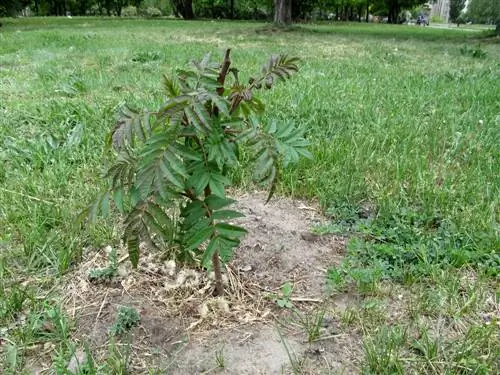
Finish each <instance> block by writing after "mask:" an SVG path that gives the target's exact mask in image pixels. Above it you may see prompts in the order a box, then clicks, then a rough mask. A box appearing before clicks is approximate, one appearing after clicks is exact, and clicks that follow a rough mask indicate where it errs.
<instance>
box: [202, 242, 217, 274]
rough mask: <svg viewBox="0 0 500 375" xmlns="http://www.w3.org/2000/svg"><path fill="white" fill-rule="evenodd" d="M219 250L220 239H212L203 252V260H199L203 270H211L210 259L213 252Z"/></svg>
mask: <svg viewBox="0 0 500 375" xmlns="http://www.w3.org/2000/svg"><path fill="white" fill-rule="evenodd" d="M219 248H220V238H219V237H214V238H212V240H211V241H210V243H209V244H208V245H207V248H206V249H205V251H204V252H203V258H202V260H201V265H202V267H204V268H207V269H211V268H212V257H213V255H214V253H215V252H218V251H219Z"/></svg>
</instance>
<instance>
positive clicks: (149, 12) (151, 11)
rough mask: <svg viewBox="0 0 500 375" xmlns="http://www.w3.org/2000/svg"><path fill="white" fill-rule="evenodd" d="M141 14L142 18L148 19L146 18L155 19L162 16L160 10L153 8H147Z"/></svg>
mask: <svg viewBox="0 0 500 375" xmlns="http://www.w3.org/2000/svg"><path fill="white" fill-rule="evenodd" d="M143 12H144V13H143V14H144V17H148V18H156V17H161V16H162V14H161V10H159V9H158V8H154V7H148V8H146V9H145V10H144V11H143Z"/></svg>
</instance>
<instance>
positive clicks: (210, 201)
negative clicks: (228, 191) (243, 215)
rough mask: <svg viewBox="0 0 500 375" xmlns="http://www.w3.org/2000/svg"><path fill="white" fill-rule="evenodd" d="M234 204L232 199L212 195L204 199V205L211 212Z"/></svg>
mask: <svg viewBox="0 0 500 375" xmlns="http://www.w3.org/2000/svg"><path fill="white" fill-rule="evenodd" d="M234 202H236V201H235V200H234V199H231V198H223V197H220V196H217V195H214V194H212V195H209V196H208V197H206V198H205V203H206V204H207V206H208V208H210V209H211V210H219V209H221V208H223V207H226V206H229V205H231V204H233V203H234Z"/></svg>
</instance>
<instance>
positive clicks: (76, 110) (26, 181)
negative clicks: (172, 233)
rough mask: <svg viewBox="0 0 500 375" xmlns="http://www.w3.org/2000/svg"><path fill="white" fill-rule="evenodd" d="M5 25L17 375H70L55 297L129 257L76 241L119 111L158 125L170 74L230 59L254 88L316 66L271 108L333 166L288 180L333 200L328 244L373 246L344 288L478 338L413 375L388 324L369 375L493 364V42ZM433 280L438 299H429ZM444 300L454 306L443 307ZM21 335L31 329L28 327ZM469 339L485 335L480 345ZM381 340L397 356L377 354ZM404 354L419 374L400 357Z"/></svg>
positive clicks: (2, 279) (387, 30)
mask: <svg viewBox="0 0 500 375" xmlns="http://www.w3.org/2000/svg"><path fill="white" fill-rule="evenodd" d="M2 23H3V27H2V29H1V31H0V228H1V230H0V327H3V326H5V327H9V329H8V331H6V332H7V333H5V332H3V331H2V332H0V333H1V334H2V335H6V336H5V337H6V338H7V340H6V341H7V342H8V343H9V348H8V350H6V351H4V354H5V353H7V354H6V356H4V357H5V358H8V361H7V362H5V363H6V364H8V366H7V365H6V366H4V367H5V368H12V371H13V373H14V372H15V371H16V370H19V369H21V368H22V367H23V358H24V356H25V354H26V351H27V349H26V348H27V347H29V346H30V345H33V344H34V343H39V342H45V341H50V342H52V343H55V344H54V345H58V348H57V353H59V354H58V355H60V356H62V358H66V359H68V356H71V353H72V350H73V351H74V349H71V348H72V347H71V342H70V340H69V339H68V337H69V334H68V329H70V328H69V325H70V323H68V321H67V318H66V317H59V315H58V314H62V312H61V310H60V308H59V307H58V302H57V301H52V300H45V301H44V300H43V296H47V295H50V291H51V288H53V287H54V285H55V284H56V283H57V279H58V277H59V276H60V275H61V274H63V273H65V272H67V271H68V270H69V269H71V267H72V266H75V265H76V264H77V263H78V261H79V259H80V258H81V257H82V255H83V253H84V252H88V251H90V250H91V249H95V248H97V247H100V246H103V245H107V244H110V243H111V244H112V243H115V242H116V241H117V240H118V239H117V234H116V231H115V230H114V225H113V223H112V222H103V223H101V225H99V226H97V227H95V228H89V229H86V230H81V229H78V228H75V226H74V224H73V223H74V221H75V220H74V219H75V217H76V215H77V214H78V213H79V212H80V211H81V210H82V209H83V208H84V206H85V205H86V204H87V203H88V202H89V201H90V200H91V199H92V198H93V197H94V196H95V194H96V193H97V192H98V191H99V188H100V186H101V184H102V182H101V181H100V179H99V173H100V171H101V169H102V156H103V147H104V143H105V136H106V134H107V132H108V131H109V129H110V128H111V127H112V126H113V121H114V112H115V110H116V109H117V108H118V106H119V105H120V104H121V103H123V102H127V103H130V104H132V105H135V106H138V107H148V108H154V107H155V106H156V105H157V104H158V103H159V102H160V101H161V74H162V73H167V74H168V73H170V72H172V71H173V70H174V69H175V68H179V67H182V66H184V65H185V64H186V62H187V61H189V60H190V59H191V58H200V57H201V56H202V55H203V54H204V53H205V52H212V53H213V54H215V55H216V56H220V55H221V54H222V51H223V50H224V49H225V48H227V47H231V48H233V59H234V60H235V63H236V65H238V66H241V68H242V70H243V71H252V70H257V69H259V65H258V64H259V63H260V62H261V61H263V60H264V59H265V58H266V57H267V56H268V55H270V54H271V53H277V52H286V53H288V54H292V55H299V56H300V57H301V58H302V62H301V70H300V73H299V74H298V75H297V76H296V77H294V79H292V80H291V81H290V82H288V83H286V84H283V85H280V86H279V87H278V88H277V89H276V90H273V91H272V92H269V93H266V94H264V99H265V101H266V103H267V108H268V116H269V117H270V118H272V117H278V118H281V119H291V120H293V121H295V122H297V123H298V124H301V125H302V126H305V127H307V129H308V130H307V132H308V138H309V139H310V140H311V142H312V144H313V146H312V151H313V153H314V156H315V159H314V160H312V161H307V160H306V161H302V162H301V163H300V164H299V165H298V166H297V167H295V168H293V169H289V170H287V171H286V173H285V175H284V176H283V181H282V183H281V184H280V186H279V192H280V193H281V194H285V195H291V196H300V197H308V198H318V199H319V201H320V203H321V204H322V206H323V207H324V208H325V210H326V212H327V213H328V214H330V215H331V217H332V224H331V225H329V226H327V227H325V228H319V229H318V230H321V231H325V232H339V231H340V232H346V231H350V232H351V233H354V234H356V237H357V240H356V241H354V242H352V243H351V244H350V245H349V248H348V256H347V257H346V261H345V262H346V263H345V265H344V268H342V269H340V270H337V273H336V274H335V272H333V271H332V272H333V273H330V274H329V277H330V279H331V280H334V282H333V284H334V286H335V287H336V288H338V289H339V288H340V289H342V288H344V287H345V286H346V285H347V284H349V283H352V282H354V283H355V285H357V287H358V291H359V293H361V294H362V295H368V296H369V295H378V293H379V290H380V286H381V285H383V283H384V282H386V281H387V280H392V281H398V282H402V283H403V284H405V285H407V287H408V288H409V290H410V291H411V292H412V293H413V294H414V296H415V306H418V307H414V308H415V310H414V311H410V312H409V313H408V315H409V316H410V317H411V316H413V317H417V316H419V314H422V313H425V314H431V315H432V314H435V315H436V314H437V315H438V316H441V315H445V314H446V315H450V316H454V317H455V318H456V319H466V320H467V322H468V323H467V324H468V325H467V326H468V327H469V328H467V330H466V331H465V332H464V333H463V336H462V338H461V339H454V340H455V341H454V340H453V339H450V340H447V339H444V338H443V339H442V340H443V342H437V343H436V345H438V346H439V347H438V348H437V349H433V348H432V345H434V343H433V342H432V341H430V340H437V339H436V338H432V339H431V338H429V340H428V341H429V342H427V341H426V342H425V345H426V347H425V348H421V346H422V345H424V344H422V343H421V345H420V349H417V350H418V351H419V352H420V353H422V354H421V356H422V358H424V359H425V360H424V359H422V360H420V359H418V361H417V362H415V361H413V362H411V360H409V361H405V360H404V359H405V358H407V357H405V350H411V347H412V345H414V343H413V342H412V341H411V340H410V339H409V338H408V337H407V336H405V335H403V333H402V332H399V331H397V332H396V328H391V329H388V330H383V331H380V332H379V331H377V330H375V328H374V327H376V326H378V325H379V323H380V321H379V320H378V319H379V318H380V314H379V313H378V310H377V313H376V314H375V315H374V316H376V318H374V319H375V320H374V324H373V325H372V327H371V328H370V329H371V331H369V332H368V331H367V333H366V337H367V339H366V341H365V356H366V363H365V367H364V368H366V371H368V372H367V373H374V372H375V373H380V372H378V371H379V370H378V369H386V370H385V371H389V373H397V372H399V369H401V368H403V369H404V368H406V369H410V368H412V369H415V371H416V372H417V373H418V372H419V371H424V372H425V371H428V372H429V373H456V371H458V370H457V368H456V367H453V366H452V365H451V364H450V363H454V361H455V362H456V361H459V360H460V361H462V362H464V361H465V362H464V363H465V364H464V365H463V366H464V367H467V366H469V367H471V366H472V364H471V363H469V362H467V361H469V360H471V358H474V357H475V356H479V357H478V358H480V359H481V358H483V359H484V358H490V357H488V356H486V357H484V356H485V355H487V354H488V353H486V351H487V344H488V342H487V341H488V340H486V337H489V336H485V335H486V333H485V332H483V331H481V329H482V328H481V327H482V326H481V324H480V318H479V314H480V311H481V304H480V303H479V302H481V301H483V299H484V298H486V297H485V292H484V291H485V290H488V288H491V287H492V286H491V285H492V284H493V285H495V281H496V279H495V278H496V275H497V272H498V266H499V257H498V253H497V251H498V249H499V248H500V241H499V238H500V236H499V227H498V197H499V196H500V195H499V186H500V181H499V176H500V160H499V153H498V144H499V141H500V102H499V98H500V87H499V85H498V82H500V66H499V65H498V61H499V60H500V48H499V45H498V43H494V41H493V42H492V41H489V40H488V39H482V34H480V33H464V32H462V31H460V30H441V29H431V28H417V27H414V26H392V25H362V24H359V25H358V24H334V25H324V24H322V25H304V26H300V27H296V28H293V29H292V30H291V31H279V30H274V29H272V28H269V27H268V26H265V25H262V24H258V23H251V22H247V23H244V22H181V21H174V20H126V21H124V20H117V19H97V18H73V19H71V20H68V19H65V18H40V19H22V20H10V19H2ZM464 45H465V46H469V49H476V48H478V46H479V45H480V49H481V50H482V51H484V52H485V53H486V55H485V56H484V57H483V58H480V59H478V58H474V57H473V56H472V55H471V54H464V53H462V52H461V51H463V49H464ZM246 176H247V171H246V170H245V168H244V166H243V168H242V169H241V170H239V171H236V172H235V174H234V178H235V180H236V181H237V182H238V183H239V185H240V187H241V188H243V189H244V188H247V187H248V184H247V182H246ZM368 203H369V204H370V205H371V206H373V207H374V209H373V212H374V214H373V215H372V216H371V217H369V218H368V219H366V218H362V217H360V216H359V215H358V211H359V210H360V208H362V207H363V206H364V205H366V204H368ZM327 266H328V265H327ZM463 267H467V269H472V270H473V271H471V272H476V273H478V274H479V275H480V282H478V283H477V284H475V287H474V288H475V289H474V288H472V287H471V288H470V289H468V290H466V292H464V293H465V294H464V295H461V294H460V293H462V289H460V288H461V286H460V285H458V286H457V285H456V284H453V283H451V284H450V283H449V280H448V278H447V277H448V275H450V274H451V275H455V274H456V276H452V279H454V278H458V275H459V274H460V272H462V271H461V270H460V268H463ZM455 269H457V271H454V270H455ZM442 272H444V275H446V276H447V277H443V276H442ZM440 275H441V276H440ZM421 278H424V279H423V280H425V282H424V285H425V283H428V285H431V286H432V288H430V287H428V288H426V287H424V286H422V284H421V283H419V281H422V279H421ZM335 280H336V281H335ZM457 280H458V279H457ZM454 285H455V286H456V288H457V289H452V288H453V287H454ZM433 288H435V289H436V290H438V291H440V293H442V296H444V297H443V298H442V299H438V300H435V299H434V300H433V297H435V295H434V294H433V292H432V290H434V289H433ZM41 296H42V297H41ZM457 296H461V297H457ZM372 313H373V311H372V310H370V309H367V308H366V306H364V307H361V308H360V310H359V311H354V312H353V313H352V316H347V317H345V319H346V320H347V321H353V322H355V324H358V325H359V324H362V321H363V317H365V314H368V318H367V319H368V320H367V321H369V320H370V318H369V317H370V316H372V315H373V314H372ZM370 314H371V315H370ZM54 316H56V317H57V319H56V320H57V321H58V322H59V323H58V324H56V325H55V328H54V329H52V330H51V331H50V332H49V333H50V334H48V333H47V332H44V331H43V327H42V328H41V327H40V324H41V323H40V322H43V321H51V319H55V318H54ZM464 317H466V318H464ZM21 318H22V319H26V321H27V322H28V323H29V324H19V321H20V319H21ZM474 327H476V328H474ZM468 330H473V331H474V332H473V333H471V335H472V338H471V337H470V335H469V334H468V333H467V332H469V331H468ZM475 330H477V332H479V333H477V332H476V331H475ZM474 335H480V336H479V338H477V337H476V336H474ZM372 339H373V340H376V341H374V342H375V343H378V342H388V345H387V346H383V347H375V346H374V345H373V341H371V340H372ZM456 340H458V342H459V344H460V345H465V346H467V345H468V343H470V340H475V341H473V342H474V343H475V344H474V345H476V347H474V348H473V349H470V347H469V346H467V348H466V349H467V350H469V351H462V352H460V353H457V352H456V350H458V349H457V345H458V344H456ZM460 340H462V341H460ZM485 340H486V341H485ZM393 346H394V348H393ZM408 348H410V349H408ZM396 349H397V350H401V351H402V352H401V353H402V354H401V358H400V357H399V356H393V355H392V354H391V353H390V351H393V350H396ZM497 349H498V347H497ZM379 350H381V351H382V352H381V353H379V352H378V351H379ZM464 350H465V349H464ZM388 351H389V352H388ZM432 351H434V352H432ZM398 353H399V352H398ZM412 353H413V352H412ZM432 353H434V354H432ZM464 353H466V354H464ZM485 353H486V354H485ZM461 355H466V358H465V359H463V358H458V357H459V356H461ZM457 356H458V357H457ZM431 357H432V358H431ZM384 358H385V359H384ZM402 358H403V359H402ZM457 358H458V359H457ZM480 359H478V361H480V362H478V363H476V365H477V366H483V367H484V368H485V369H486V370H485V371H486V372H483V373H487V370H488V369H492V368H494V364H492V363H490V362H489V360H486V359H485V360H484V361H482V362H481V360H480ZM61 361H62V360H61ZM374 361H375V362H374ZM377 361H378V362H377ZM384 361H386V362H384ZM387 361H388V362H389V363H387ZM426 361H427V362H426ZM56 362H57V361H56ZM63 362H64V361H63ZM462 362H460V363H462ZM0 363H1V362H0ZM425 363H427V365H425ZM429 363H431V364H432V366H434V370H432V371H431V370H429V368H431V369H432V368H433V367H432V366H431V365H428V364H429ZM448 364H450V365H449V366H448ZM9 366H10V367H9ZM405 366H410V367H405ZM412 366H413V367H412ZM425 366H431V367H425ZM435 366H438V367H435ZM439 366H441V367H439ZM488 366H490V367H488ZM492 366H493V367H492ZM469 367H467V368H469ZM483 367H481V368H483ZM391 369H392V370H393V371H392V370H391ZM436 369H437V370H439V371H437V370H436ZM441 370H442V372H440V371H441ZM447 371H448V372H447ZM420 373H422V372H420ZM477 373H482V372H480V371H479V372H477Z"/></svg>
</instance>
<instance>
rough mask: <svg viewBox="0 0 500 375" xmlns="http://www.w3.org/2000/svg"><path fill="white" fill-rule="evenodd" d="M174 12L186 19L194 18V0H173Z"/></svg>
mask: <svg viewBox="0 0 500 375" xmlns="http://www.w3.org/2000/svg"><path fill="white" fill-rule="evenodd" d="M172 5H173V8H174V14H175V15H178V14H180V15H181V16H182V18H184V19H185V20H192V19H194V11H193V0H172Z"/></svg>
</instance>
